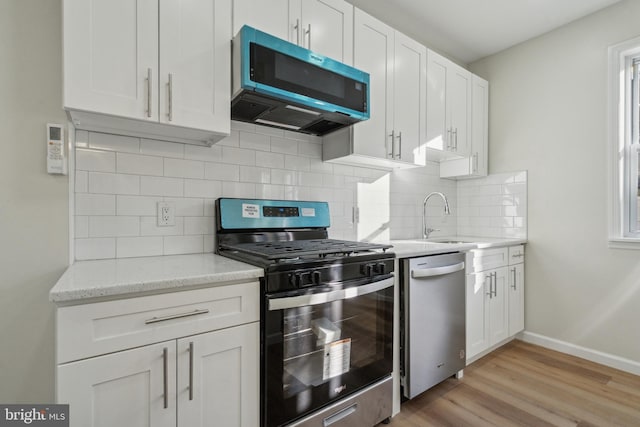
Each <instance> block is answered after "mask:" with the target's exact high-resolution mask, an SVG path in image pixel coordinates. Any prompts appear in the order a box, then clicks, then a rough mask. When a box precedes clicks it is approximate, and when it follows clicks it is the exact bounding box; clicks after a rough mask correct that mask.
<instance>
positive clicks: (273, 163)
mask: <svg viewBox="0 0 640 427" xmlns="http://www.w3.org/2000/svg"><path fill="white" fill-rule="evenodd" d="M256 166H261V167H264V168H271V169H282V168H284V155H282V154H279V153H271V152H266V151H257V152H256Z"/></svg>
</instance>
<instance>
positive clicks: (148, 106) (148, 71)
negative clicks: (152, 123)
mask: <svg viewBox="0 0 640 427" xmlns="http://www.w3.org/2000/svg"><path fill="white" fill-rule="evenodd" d="M151 73H152V71H151V68H147V78H146V80H147V117H151V114H153V113H152V111H151V79H152V74H151Z"/></svg>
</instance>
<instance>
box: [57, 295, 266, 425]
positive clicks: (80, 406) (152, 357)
mask: <svg viewBox="0 0 640 427" xmlns="http://www.w3.org/2000/svg"><path fill="white" fill-rule="evenodd" d="M258 288H259V286H258V284H257V283H246V284H238V285H225V286H220V287H215V288H208V289H200V290H193V291H185V292H175V293H173V294H161V295H153V296H146V297H138V298H129V299H123V300H117V301H107V302H98V303H93V304H85V305H79V306H71V307H61V308H59V309H58V314H57V317H58V319H57V324H56V328H57V335H58V337H59V339H58V346H59V348H58V367H57V376H56V401H57V402H58V403H68V404H69V405H70V408H69V410H70V425H71V426H72V427H107V426H109V427H111V426H118V425H119V426H127V427H138V426H139V427H143V426H147V427H148V426H153V427H164V426H173V427H175V426H180V427H182V426H189V427H204V426H230V427H233V426H235V427H256V426H257V425H258V423H259V389H260V382H259V372H258V371H259V357H260V344H259V340H260V337H259V335H260V328H259V321H258V319H259V314H258V313H259V308H258V295H257V293H258ZM161 307H164V308H161ZM79 319H85V320H84V323H87V326H88V327H89V328H90V329H91V330H92V331H93V333H92V334H90V335H85V334H82V333H78V334H75V336H76V341H77V342H76V343H75V344H74V347H77V348H80V349H81V351H80V352H72V351H67V350H65V349H64V348H60V346H61V343H62V346H66V345H67V344H68V343H70V341H69V338H70V337H67V335H74V332H81V331H82V328H83V326H82V325H80V327H77V326H78V325H76V327H73V326H71V325H72V323H71V322H75V321H80V322H83V321H82V320H79ZM105 321H106V322H107V323H104V322H105ZM207 329H214V330H210V331H207V332H203V330H205V331H206V330H207ZM96 336H104V338H103V339H102V340H98V341H111V343H109V344H108V347H101V344H99V343H97V342H96V343H94V342H93V341H92V340H93V339H94V338H95V337H96ZM131 336H133V337H135V339H136V343H133V342H132V341H130V338H129V337H131ZM167 338H172V339H167ZM149 341H151V343H149ZM123 347H126V348H123ZM91 349H93V351H91ZM106 349H108V350H106ZM113 350H115V351H113ZM69 359H71V360H69ZM76 359H77V360H76Z"/></svg>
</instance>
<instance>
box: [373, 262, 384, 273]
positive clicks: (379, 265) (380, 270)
mask: <svg viewBox="0 0 640 427" xmlns="http://www.w3.org/2000/svg"><path fill="white" fill-rule="evenodd" d="M373 270H374V271H375V272H376V274H384V270H385V265H384V262H379V263H377V264H376V266H375V267H374V268H373Z"/></svg>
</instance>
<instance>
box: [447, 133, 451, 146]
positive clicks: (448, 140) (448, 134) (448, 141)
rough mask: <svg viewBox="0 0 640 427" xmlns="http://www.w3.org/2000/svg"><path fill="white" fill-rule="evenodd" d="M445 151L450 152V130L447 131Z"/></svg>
mask: <svg viewBox="0 0 640 427" xmlns="http://www.w3.org/2000/svg"><path fill="white" fill-rule="evenodd" d="M447 150H451V128H448V129H447Z"/></svg>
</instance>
